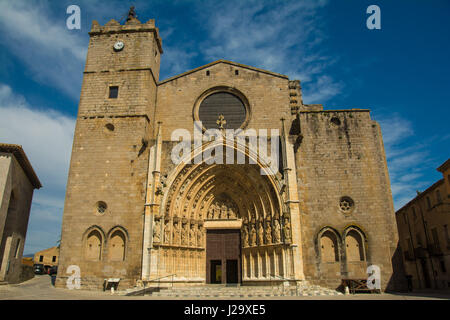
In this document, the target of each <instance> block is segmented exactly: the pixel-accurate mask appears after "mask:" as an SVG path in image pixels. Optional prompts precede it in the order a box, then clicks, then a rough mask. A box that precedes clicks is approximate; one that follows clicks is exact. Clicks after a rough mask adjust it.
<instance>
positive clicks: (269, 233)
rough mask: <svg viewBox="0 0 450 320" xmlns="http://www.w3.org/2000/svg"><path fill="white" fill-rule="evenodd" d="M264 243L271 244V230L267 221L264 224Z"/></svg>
mask: <svg viewBox="0 0 450 320" xmlns="http://www.w3.org/2000/svg"><path fill="white" fill-rule="evenodd" d="M266 243H267V244H272V228H271V226H270V222H269V221H267V222H266Z"/></svg>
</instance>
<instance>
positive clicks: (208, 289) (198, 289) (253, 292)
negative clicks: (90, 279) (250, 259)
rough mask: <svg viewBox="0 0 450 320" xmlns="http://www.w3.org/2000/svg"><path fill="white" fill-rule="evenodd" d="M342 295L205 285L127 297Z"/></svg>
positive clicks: (138, 291) (307, 288)
mask: <svg viewBox="0 0 450 320" xmlns="http://www.w3.org/2000/svg"><path fill="white" fill-rule="evenodd" d="M341 294H342V293H340V292H338V291H335V290H332V289H329V288H324V287H320V286H316V285H306V284H301V285H299V286H298V287H296V286H286V287H283V286H224V285H204V286H192V287H191V286H186V287H177V286H175V287H166V288H164V287H159V288H158V287H148V288H146V289H145V290H144V289H143V288H133V289H129V290H127V293H126V295H152V296H155V297H174V298H176V297H271V296H319V295H341Z"/></svg>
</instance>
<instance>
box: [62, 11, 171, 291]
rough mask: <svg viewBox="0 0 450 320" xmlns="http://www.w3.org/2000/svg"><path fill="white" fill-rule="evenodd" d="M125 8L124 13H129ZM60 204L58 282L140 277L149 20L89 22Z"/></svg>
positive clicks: (150, 97)
mask: <svg viewBox="0 0 450 320" xmlns="http://www.w3.org/2000/svg"><path fill="white" fill-rule="evenodd" d="M130 12H131V11H130ZM89 35H90V41H89V47H88V52H87V59H86V66H85V69H84V76H83V84H82V89H81V96H80V102H79V109H78V116H77V121H76V128H75V134H74V141H73V147H72V157H71V162H70V170H69V177H68V182H67V190H66V199H65V205H64V215H63V225H62V238H61V247H60V250H61V251H60V272H59V273H58V280H57V286H60V287H65V286H66V281H67V279H68V277H69V276H70V275H69V274H66V270H67V268H68V266H70V265H75V266H78V267H79V268H80V276H81V286H82V287H87V288H89V287H95V288H100V287H101V286H102V285H103V279H105V278H120V279H121V284H124V285H125V286H126V285H134V281H135V280H137V279H140V276H141V262H142V261H141V260H142V243H143V242H142V241H143V239H142V238H143V235H142V230H143V221H144V219H143V214H144V208H145V200H146V199H145V197H146V184H147V170H148V158H149V149H150V148H149V146H148V145H149V141H150V140H151V139H152V134H153V131H154V130H153V129H154V113H155V105H156V92H157V83H158V78H159V66H160V57H161V54H162V52H163V50H162V40H161V38H160V36H159V31H158V28H156V26H155V21H154V20H149V21H148V22H146V23H141V22H140V21H139V20H137V19H136V17H135V14H129V15H128V18H127V20H126V23H125V24H123V25H122V24H120V23H119V22H117V21H115V20H111V21H109V22H108V23H106V24H105V25H104V26H100V25H99V24H98V22H97V21H93V24H92V28H91V31H90V32H89Z"/></svg>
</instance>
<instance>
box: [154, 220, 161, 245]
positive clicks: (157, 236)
mask: <svg viewBox="0 0 450 320" xmlns="http://www.w3.org/2000/svg"><path fill="white" fill-rule="evenodd" d="M160 235H161V224H160V222H159V220H155V224H154V226H153V242H156V243H159V242H160V241H161V236H160Z"/></svg>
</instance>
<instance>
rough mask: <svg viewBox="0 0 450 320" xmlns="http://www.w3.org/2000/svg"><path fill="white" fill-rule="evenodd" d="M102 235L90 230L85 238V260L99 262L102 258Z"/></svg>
mask: <svg viewBox="0 0 450 320" xmlns="http://www.w3.org/2000/svg"><path fill="white" fill-rule="evenodd" d="M102 242H103V241H102V235H101V234H100V232H99V231H98V230H92V231H91V232H90V233H89V234H88V236H87V238H86V258H87V259H88V260H92V261H99V260H100V259H101V256H102Z"/></svg>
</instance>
